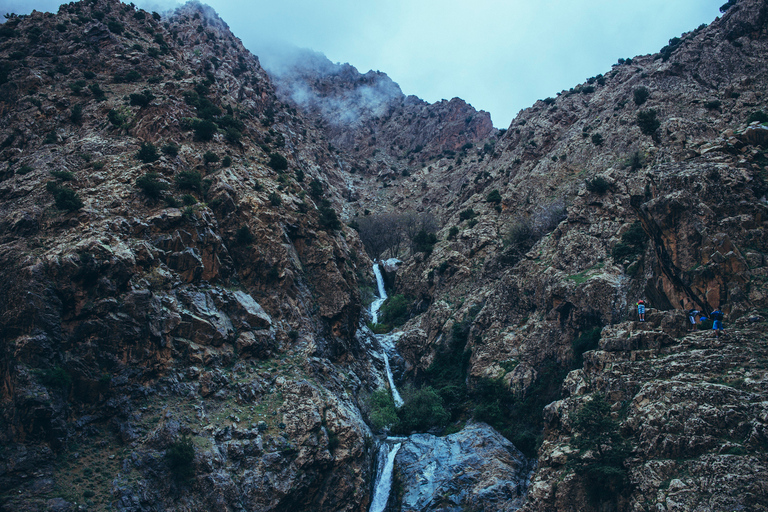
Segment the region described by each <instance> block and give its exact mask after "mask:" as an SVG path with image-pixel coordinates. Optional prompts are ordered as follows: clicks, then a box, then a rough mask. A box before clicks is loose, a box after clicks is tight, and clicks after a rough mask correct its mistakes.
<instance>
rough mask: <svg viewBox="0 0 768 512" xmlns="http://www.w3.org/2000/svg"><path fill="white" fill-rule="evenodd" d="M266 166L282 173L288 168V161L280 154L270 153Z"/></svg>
mask: <svg viewBox="0 0 768 512" xmlns="http://www.w3.org/2000/svg"><path fill="white" fill-rule="evenodd" d="M267 165H269V166H270V167H271V168H273V169H274V170H276V171H284V170H286V169H287V168H288V160H286V159H285V157H284V156H283V155H281V154H280V153H270V155H269V164H267Z"/></svg>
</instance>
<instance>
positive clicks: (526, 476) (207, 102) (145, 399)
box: [0, 0, 768, 511]
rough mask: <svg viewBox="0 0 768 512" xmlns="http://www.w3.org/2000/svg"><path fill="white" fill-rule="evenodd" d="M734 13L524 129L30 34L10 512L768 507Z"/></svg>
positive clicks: (17, 178) (224, 62)
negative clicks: (386, 436)
mask: <svg viewBox="0 0 768 512" xmlns="http://www.w3.org/2000/svg"><path fill="white" fill-rule="evenodd" d="M722 10H723V16H722V17H721V18H718V19H716V20H715V21H714V22H713V23H712V24H710V25H709V26H701V27H699V28H697V29H696V30H693V31H691V32H689V33H686V34H683V35H682V36H681V37H679V38H673V39H672V40H670V44H669V45H668V46H666V47H665V48H663V49H662V50H661V51H660V53H658V54H655V55H646V56H638V57H635V58H632V59H626V60H622V61H620V63H619V64H617V65H615V66H614V67H613V68H612V69H611V70H610V71H608V72H606V73H605V74H604V75H599V76H596V77H593V78H591V79H590V80H588V81H587V82H586V83H584V84H581V85H578V86H576V87H574V88H573V89H571V90H569V91H563V92H562V93H560V94H559V95H557V97H556V98H546V99H544V100H541V101H539V102H537V103H536V104H535V105H533V106H532V107H530V108H528V109H526V110H524V111H522V112H521V113H520V115H519V116H518V117H517V118H516V119H515V120H514V121H513V122H512V124H511V125H510V127H509V129H507V130H494V129H493V127H492V125H491V123H490V117H489V116H488V114H486V113H484V112H476V111H475V110H474V109H472V108H471V107H470V106H469V105H467V104H466V103H464V102H463V101H461V100H458V99H453V100H451V101H443V102H439V103H436V104H431V105H430V104H428V103H426V102H423V101H421V100H419V99H417V98H414V97H406V96H404V95H403V94H402V92H401V91H400V88H399V87H398V86H397V85H396V84H395V83H394V82H392V81H391V80H390V79H389V78H388V77H387V76H386V75H385V74H383V73H379V72H369V73H366V74H361V73H359V72H358V71H357V70H355V69H354V68H353V67H351V66H349V65H339V64H333V63H330V62H329V61H328V60H327V59H325V58H324V57H322V56H320V55H317V54H300V56H299V58H296V59H293V60H291V61H286V62H283V63H282V64H284V65H283V66H281V67H280V69H276V68H274V67H271V68H270V74H267V73H266V72H265V71H264V70H263V69H262V67H261V65H260V63H259V60H258V59H257V58H256V57H254V56H253V55H251V54H250V53H249V52H248V51H247V50H246V49H245V48H244V47H243V46H242V44H241V42H240V41H239V40H238V39H237V38H236V37H235V36H234V35H233V34H232V33H231V32H230V31H229V29H228V28H227V26H226V24H225V23H224V22H223V21H222V20H221V19H219V18H218V17H217V16H216V14H215V13H214V12H213V11H212V10H211V9H210V8H208V7H205V6H203V5H201V4H197V3H190V4H187V5H186V6H184V7H183V8H181V9H179V10H178V11H176V12H174V13H170V14H168V15H167V16H161V15H159V14H157V13H149V12H145V11H142V10H137V9H135V8H134V7H133V6H132V5H125V4H122V3H120V2H118V1H117V0H83V1H81V2H77V3H71V4H66V5H63V6H62V7H61V8H60V10H59V12H58V13H57V14H55V15H54V14H46V13H37V12H35V13H33V14H31V15H29V16H12V17H10V18H9V19H8V21H7V22H6V23H5V24H3V25H2V26H0V140H2V142H1V143H0V167H2V170H1V171H0V173H1V174H0V226H1V228H0V261H1V262H2V266H0V268H2V272H0V280H1V282H2V286H0V315H2V323H1V324H0V329H1V331H0V334H2V337H1V338H0V361H1V362H2V364H1V365H0V382H2V384H1V385H0V416H1V417H2V422H0V446H2V448H1V449H0V510H9V511H10V510H14V511H16V510H29V511H32V510H41V511H42V510H61V511H66V510H78V509H79V510H115V509H117V510H130V511H134V510H135V511H139V510H182V509H183V510H190V511H196V510H265V511H266V510H292V511H293V510H327V511H337V510H350V511H352V510H355V511H357V510H360V511H363V510H369V507H370V506H371V503H372V501H374V498H373V496H374V494H376V493H375V489H374V485H375V482H377V481H379V480H382V478H381V474H382V469H380V468H383V467H385V466H386V464H382V463H383V462H385V461H384V460H380V461H379V462H378V463H377V460H376V459H377V457H381V455H382V454H383V455H384V457H385V459H386V458H388V457H389V456H390V455H391V457H392V464H390V465H389V466H390V469H391V468H392V467H394V472H393V474H392V475H391V478H389V477H388V478H387V479H383V480H387V481H388V482H389V483H390V484H391V495H390V497H389V500H388V505H386V504H385V505H384V506H385V507H388V510H403V511H405V510H435V511H437V510H451V511H453V510H457V511H458V510H510V509H518V508H520V507H522V510H526V511H539V510H541V511H543V510H721V509H722V510H764V509H766V508H768V490H766V489H765V483H764V482H765V481H768V478H766V476H767V475H766V468H767V467H768V455H767V454H766V452H767V450H768V428H767V426H766V424H767V423H768V413H766V410H765V404H766V403H768V400H766V394H767V393H768V386H767V384H766V383H768V378H767V376H766V370H767V368H766V361H767V359H766V354H765V344H766V341H767V339H766V335H765V332H764V331H765V318H766V316H767V315H768V304H766V297H767V296H768V284H767V281H766V272H767V268H766V267H767V265H768V261H766V254H768V238H766V235H765V233H766V227H767V226H766V222H768V216H767V215H766V214H767V213H768V199H766V194H767V193H768V185H766V179H768V154H767V153H766V151H768V128H767V127H766V126H767V125H766V123H768V114H766V112H768V106H766V101H767V98H766V97H765V93H764V91H765V90H768V87H766V86H767V85H768V68H767V67H766V64H765V62H766V60H765V55H766V54H767V52H766V49H767V48H766V45H768V33H767V30H768V26H767V25H768V4H767V3H766V2H765V1H764V0H739V1H734V0H732V1H730V2H729V3H728V4H726V5H724V6H723V9H722ZM350 226H352V227H350ZM374 228H375V229H374ZM385 235H387V236H385ZM389 235H397V236H392V237H390V236H389ZM372 238H373V239H374V241H380V242H383V243H382V244H374V243H371V239H372ZM395 255H397V256H398V257H399V258H400V260H402V261H401V262H397V261H394V260H389V261H387V262H385V264H383V265H382V267H381V269H382V270H383V272H384V281H386V283H387V288H388V293H389V295H390V298H389V299H388V301H387V302H385V303H384V306H383V307H382V316H381V317H380V318H381V320H380V322H381V324H378V325H371V326H370V327H372V328H373V330H375V331H377V332H381V331H386V330H389V329H393V330H392V332H391V334H390V335H389V336H387V337H384V338H382V337H381V336H374V335H373V334H372V332H371V330H370V329H369V328H368V327H367V326H366V323H367V321H368V320H369V318H368V315H367V314H366V312H365V309H366V306H367V304H368V303H369V302H370V301H371V299H372V298H373V294H374V292H373V283H374V282H375V281H374V277H373V274H372V272H371V267H372V261H371V260H372V259H373V258H379V257H381V258H387V257H390V256H395ZM638 299H644V300H645V301H646V303H647V305H648V313H647V315H646V321H645V322H640V321H639V319H638V318H637V315H636V312H635V311H636V310H635V306H634V304H635V302H636V301H637V300H638ZM718 307H719V308H721V309H722V310H723V311H724V312H725V318H726V331H725V333H724V335H723V336H722V337H721V338H715V337H714V336H713V334H712V332H711V331H710V330H702V329H698V330H693V331H689V330H688V327H689V325H690V324H689V323H687V322H688V321H687V315H686V314H685V313H684V312H685V311H687V310H688V309H691V308H696V309H698V310H701V311H703V312H705V313H706V314H708V313H709V312H710V311H712V310H713V309H715V308H718ZM384 324H387V325H384ZM702 325H703V326H704V327H708V328H710V329H711V327H710V325H709V324H706V323H705V324H702ZM390 366H391V367H390ZM389 376H392V379H391V380H389ZM388 382H391V384H389V383H388ZM395 384H396V385H397V386H398V387H400V388H401V390H402V393H403V396H404V398H405V403H404V405H402V407H400V408H396V407H395V405H394V403H393V402H392V397H391V396H390V393H389V391H388V390H387V388H393V387H394V386H395ZM387 430H388V431H389V432H390V433H392V434H397V435H400V436H403V437H398V438H395V439H394V440H390V441H386V440H383V439H382V438H381V436H377V434H380V433H382V432H386V431H387ZM441 436H442V437H441ZM387 443H397V445H398V449H394V447H393V448H392V449H389V448H388V447H389V445H388V444H387ZM399 445H401V446H399ZM376 486H377V487H378V485H376ZM385 501H387V500H385ZM377 506H378V505H377Z"/></svg>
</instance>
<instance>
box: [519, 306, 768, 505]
mask: <svg viewBox="0 0 768 512" xmlns="http://www.w3.org/2000/svg"><path fill="white" fill-rule="evenodd" d="M745 320H746V319H745ZM662 321H663V318H662V317H661V316H657V318H656V319H654V320H653V321H652V322H651V324H650V325H648V324H647V323H646V324H641V323H639V322H625V323H620V324H616V325H614V326H611V327H606V328H605V329H604V330H603V333H602V338H601V339H600V349H599V350H596V351H594V352H588V353H587V354H585V356H584V367H583V368H582V369H579V370H575V371H573V372H571V373H570V374H569V375H568V378H567V379H566V380H565V383H564V393H565V395H566V398H564V399H562V400H559V401H556V402H553V403H552V404H550V405H548V406H547V408H546V410H545V421H546V431H545V436H546V439H545V441H544V443H543V444H542V447H541V450H540V452H539V464H540V468H539V470H538V471H537V472H536V476H535V477H534V479H533V483H532V485H531V494H530V497H529V501H528V503H527V504H526V506H525V508H524V510H530V511H533V510H541V511H543V510H564V511H565V510H587V509H590V508H592V507H597V506H599V505H602V506H613V507H617V508H618V509H620V510H763V509H765V508H766V507H767V506H768V492H766V488H765V481H766V478H768V464H766V460H765V455H764V447H765V443H766V440H768V424H766V418H768V416H766V412H768V411H766V405H765V404H766V391H767V390H768V387H766V377H768V375H767V374H766V369H765V367H764V365H763V364H762V363H761V362H760V361H763V360H764V358H765V356H766V347H765V340H764V336H763V332H762V330H763V329H760V330H759V331H760V332H756V331H755V330H753V329H752V328H750V327H749V326H748V324H747V322H748V321H744V322H741V323H739V324H738V325H737V326H734V333H733V334H728V335H727V337H723V338H722V339H717V338H715V337H714V336H713V335H712V333H711V332H697V333H694V334H689V335H686V336H684V337H683V338H682V339H674V338H672V337H669V336H668V335H666V334H665V332H664V329H663V328H662V327H661V323H662ZM729 330H730V329H729ZM629 340H632V343H627V342H628V341H629ZM596 395H599V396H601V397H604V400H605V401H606V403H607V404H609V405H610V410H609V411H608V414H609V415H610V417H612V419H613V420H614V421H615V423H614V425H615V428H616V433H617V434H619V438H620V439H623V440H625V441H627V442H629V444H630V447H631V448H630V449H631V456H630V457H628V458H627V459H626V460H624V461H623V464H620V465H618V466H614V467H615V468H616V469H617V470H618V471H620V472H621V474H622V478H623V479H624V480H623V481H622V484H621V486H620V487H619V488H614V489H605V492H604V494H603V495H601V496H597V497H595V496H594V495H592V496H591V497H590V488H589V484H590V480H589V470H590V467H591V466H590V464H591V463H592V462H591V461H594V460H595V459H599V456H596V454H595V451H594V449H593V450H592V451H589V450H586V449H584V447H582V448H581V449H580V448H579V444H580V439H583V438H584V437H585V436H586V435H587V434H588V433H586V432H582V431H580V430H579V429H578V428H576V421H575V418H577V417H578V411H579V409H580V408H582V407H583V406H584V404H585V403H587V402H589V401H590V400H592V399H594V397H595V396H596ZM605 437H606V438H607V436H605ZM617 442H618V440H617V439H614V440H613V441H611V442H609V444H613V445H614V446H615V444H616V443H617ZM603 449H604V450H607V447H605V446H604V447H603ZM606 460H607V459H606ZM735 475H739V476H738V478H734V476H735Z"/></svg>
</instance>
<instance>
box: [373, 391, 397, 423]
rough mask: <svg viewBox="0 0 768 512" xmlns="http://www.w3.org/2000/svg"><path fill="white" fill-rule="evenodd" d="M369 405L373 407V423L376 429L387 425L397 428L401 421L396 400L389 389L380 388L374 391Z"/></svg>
mask: <svg viewBox="0 0 768 512" xmlns="http://www.w3.org/2000/svg"><path fill="white" fill-rule="evenodd" d="M369 406H370V408H371V425H372V426H373V428H374V429H375V430H381V429H383V428H385V427H389V428H396V427H397V425H398V424H399V423H400V419H399V418H398V417H397V409H396V408H395V401H394V400H393V398H392V395H391V394H390V393H389V390H386V389H378V390H376V391H374V392H373V394H371V399H370V402H369Z"/></svg>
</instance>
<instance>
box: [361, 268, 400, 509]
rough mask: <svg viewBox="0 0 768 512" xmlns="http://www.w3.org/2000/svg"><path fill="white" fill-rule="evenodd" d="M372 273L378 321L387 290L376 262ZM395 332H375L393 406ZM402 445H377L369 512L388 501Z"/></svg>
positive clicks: (396, 397) (374, 311)
mask: <svg viewBox="0 0 768 512" xmlns="http://www.w3.org/2000/svg"><path fill="white" fill-rule="evenodd" d="M373 273H374V274H375V275H376V285H377V287H378V291H379V298H378V299H376V300H374V301H373V303H371V318H372V321H373V323H378V320H379V309H380V308H381V305H382V304H384V301H385V300H387V290H386V288H385V287H384V276H382V274H381V268H379V264H378V263H374V264H373ZM400 334H401V333H397V334H376V335H375V337H376V339H377V340H378V341H379V344H380V345H381V355H382V357H383V358H384V365H385V367H386V369H387V380H388V381H389V390H390V393H392V400H394V402H395V407H400V406H402V405H403V399H402V397H401V396H400V393H398V391H397V387H396V386H395V379H394V377H393V376H392V368H391V366H390V364H389V356H390V354H393V353H394V352H395V351H396V348H395V342H396V341H397V340H398V338H399V337H400ZM402 440H403V438H392V439H390V438H387V441H402ZM401 446H402V443H401V442H396V443H395V444H390V443H388V442H382V443H381V446H380V447H379V454H378V456H377V459H376V485H375V487H374V493H373V500H372V501H371V507H370V509H369V512H383V511H384V509H385V508H386V506H387V502H388V501H389V492H390V490H391V489H392V471H393V470H394V468H395V456H396V455H397V451H398V450H399V449H400V447H401Z"/></svg>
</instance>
